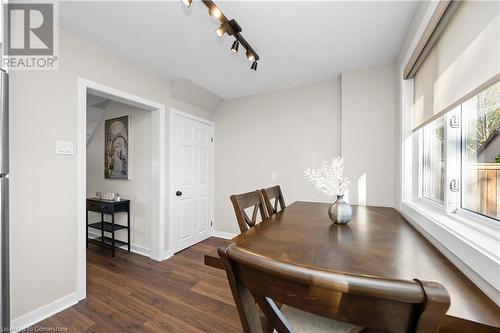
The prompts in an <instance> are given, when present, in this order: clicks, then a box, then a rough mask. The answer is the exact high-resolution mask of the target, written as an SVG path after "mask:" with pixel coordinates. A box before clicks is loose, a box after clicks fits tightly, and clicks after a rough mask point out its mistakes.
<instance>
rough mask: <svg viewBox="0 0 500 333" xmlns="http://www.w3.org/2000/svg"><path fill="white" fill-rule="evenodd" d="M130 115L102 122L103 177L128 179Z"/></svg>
mask: <svg viewBox="0 0 500 333" xmlns="http://www.w3.org/2000/svg"><path fill="white" fill-rule="evenodd" d="M129 139H130V117H129V116H128V115H127V116H121V117H117V118H112V119H106V120H105V122H104V178H106V179H124V180H128V179H129V174H130V172H129V169H130V163H129V146H130V142H129Z"/></svg>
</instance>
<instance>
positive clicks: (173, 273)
mask: <svg viewBox="0 0 500 333" xmlns="http://www.w3.org/2000/svg"><path fill="white" fill-rule="evenodd" d="M225 243H227V241H224V240H222V239H219V238H210V239H207V240H205V241H203V242H201V243H199V244H196V245H194V246H193V247H191V248H188V249H186V250H184V251H182V252H179V253H178V254H176V255H175V256H173V257H172V258H170V259H168V260H166V261H164V262H161V263H160V262H156V261H154V260H151V259H149V258H146V257H144V256H141V255H138V254H134V253H128V252H125V251H121V250H120V251H117V253H116V257H115V258H111V255H110V252H109V251H107V250H105V249H101V248H98V247H97V246H93V245H89V249H88V250H87V298H86V299H85V300H83V301H81V302H80V303H78V304H76V305H74V306H72V307H71V308H68V309H66V310H64V311H62V312H60V313H58V314H56V315H54V316H52V317H50V318H47V319H46V320H44V321H42V322H40V323H38V324H36V325H35V326H33V327H32V329H33V330H31V331H36V328H37V327H38V328H49V329H52V331H54V329H57V331H60V332H61V331H62V332H64V331H65V332H104V333H109V332H182V333H186V332H217V333H230V332H241V331H242V329H241V325H240V322H239V317H238V313H237V311H236V307H235V305H234V302H233V298H232V296H231V292H230V290H229V285H228V283H227V280H226V276H225V273H224V272H223V271H222V270H219V269H214V268H211V267H207V266H205V265H204V264H203V256H204V255H205V254H206V253H208V252H210V251H212V250H214V249H215V248H216V247H217V246H219V245H221V244H225Z"/></svg>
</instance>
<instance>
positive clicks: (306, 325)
mask: <svg viewBox="0 0 500 333" xmlns="http://www.w3.org/2000/svg"><path fill="white" fill-rule="evenodd" d="M280 311H281V313H282V314H283V316H285V318H286V320H287V321H288V323H290V325H291V326H292V327H293V328H294V330H295V332H297V333H357V332H361V331H362V329H363V328H361V327H358V326H354V325H351V324H347V323H344V322H341V321H336V320H332V319H328V318H325V317H321V316H318V315H315V314H312V313H309V312H305V311H302V310H299V309H296V308H293V307H291V306H287V305H283V307H282V308H281V310H280ZM275 332H276V330H275Z"/></svg>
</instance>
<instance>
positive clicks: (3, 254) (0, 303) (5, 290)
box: [0, 70, 10, 332]
mask: <svg viewBox="0 0 500 333" xmlns="http://www.w3.org/2000/svg"><path fill="white" fill-rule="evenodd" d="M9 326H10V286H9V75H8V74H7V73H6V72H4V71H3V70H0V327H1V330H0V332H9Z"/></svg>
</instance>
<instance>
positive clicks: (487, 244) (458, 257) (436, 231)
mask: <svg viewBox="0 0 500 333" xmlns="http://www.w3.org/2000/svg"><path fill="white" fill-rule="evenodd" d="M401 213H402V214H403V215H404V216H405V217H406V218H407V219H408V221H409V222H410V223H412V224H413V225H414V226H415V227H416V228H417V229H418V230H419V231H421V232H422V234H423V235H424V236H425V237H426V238H427V239H428V240H429V241H430V242H431V243H433V244H434V245H435V246H436V247H437V248H438V249H439V250H440V251H441V252H442V253H443V254H444V255H445V256H446V257H448V259H449V260H450V261H452V262H453V263H454V264H455V265H456V266H457V267H458V268H459V269H460V270H461V271H462V272H463V273H464V274H465V275H466V276H467V277H468V278H469V279H471V280H472V281H473V282H474V283H475V284H476V285H477V286H478V287H479V288H481V290H482V291H483V292H484V293H485V294H487V295H488V296H489V297H490V298H491V299H492V300H493V301H494V302H495V303H496V304H497V305H500V279H498V276H499V275H500V228H499V227H498V226H497V225H494V224H490V223H484V222H485V221H481V222H479V223H477V221H475V220H471V219H470V218H469V217H467V216H464V215H461V214H448V213H445V212H443V211H442V210H439V209H437V208H435V207H432V206H429V205H426V204H425V203H423V202H403V203H402V205H401Z"/></svg>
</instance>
